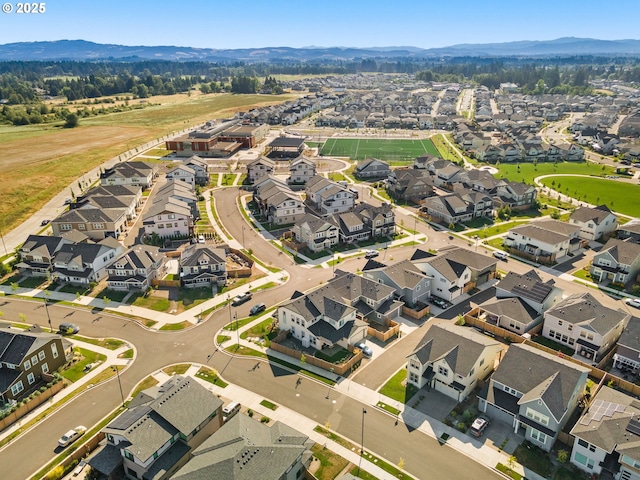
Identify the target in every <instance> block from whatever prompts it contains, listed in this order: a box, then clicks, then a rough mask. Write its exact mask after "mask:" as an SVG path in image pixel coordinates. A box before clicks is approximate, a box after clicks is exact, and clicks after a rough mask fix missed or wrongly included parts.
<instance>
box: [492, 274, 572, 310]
mask: <svg viewBox="0 0 640 480" xmlns="http://www.w3.org/2000/svg"><path fill="white" fill-rule="evenodd" d="M496 298H498V299H501V298H519V299H521V300H522V301H523V302H524V303H526V304H527V305H528V306H529V307H531V308H533V309H534V310H535V311H536V312H538V313H539V314H542V313H543V312H545V311H546V310H548V309H549V308H551V307H552V306H553V305H554V304H555V303H556V302H558V301H560V300H561V299H562V290H561V289H559V288H558V287H557V286H556V284H555V281H554V280H553V279H550V280H548V281H546V282H545V281H543V280H542V277H540V275H539V274H538V273H537V272H536V271H535V270H533V269H532V270H529V271H528V272H527V273H522V274H520V273H515V272H509V273H507V274H506V275H505V276H504V277H502V279H501V280H500V281H499V282H498V283H497V284H496Z"/></svg>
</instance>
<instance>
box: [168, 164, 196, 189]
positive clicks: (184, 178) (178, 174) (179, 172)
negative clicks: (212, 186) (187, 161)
mask: <svg viewBox="0 0 640 480" xmlns="http://www.w3.org/2000/svg"><path fill="white" fill-rule="evenodd" d="M165 176H166V178H167V180H175V181H179V182H184V183H185V184H187V185H189V186H190V187H191V188H195V186H196V171H195V170H194V169H193V168H191V167H190V166H187V165H178V166H177V167H174V168H172V169H171V170H169V171H168V172H167V173H166V174H165Z"/></svg>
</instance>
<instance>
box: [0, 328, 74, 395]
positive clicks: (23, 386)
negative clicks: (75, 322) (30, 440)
mask: <svg viewBox="0 0 640 480" xmlns="http://www.w3.org/2000/svg"><path fill="white" fill-rule="evenodd" d="M72 357H73V349H72V345H71V343H70V342H69V341H68V340H66V339H65V338H63V337H61V336H60V335H54V334H52V333H44V332H35V331H22V330H16V329H13V328H0V404H3V405H4V404H8V403H9V404H10V403H12V402H19V401H20V400H22V399H23V398H25V397H26V396H28V395H29V394H30V393H32V392H33V391H34V390H36V389H38V388H40V387H42V385H43V383H44V384H46V383H47V382H49V381H50V380H51V377H50V376H49V377H47V374H52V373H53V372H55V371H56V370H58V369H59V368H60V367H61V366H62V365H64V364H65V363H67V361H69V359H70V358H72Z"/></svg>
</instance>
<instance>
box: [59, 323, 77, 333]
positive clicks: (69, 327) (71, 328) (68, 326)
mask: <svg viewBox="0 0 640 480" xmlns="http://www.w3.org/2000/svg"><path fill="white" fill-rule="evenodd" d="M79 331H80V327H78V326H77V325H75V324H73V323H68V322H64V323H61V324H60V328H59V329H58V333H61V334H63V335H75V334H76V333H78V332H79Z"/></svg>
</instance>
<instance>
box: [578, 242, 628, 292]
mask: <svg viewBox="0 0 640 480" xmlns="http://www.w3.org/2000/svg"><path fill="white" fill-rule="evenodd" d="M590 273H591V278H593V279H594V280H595V281H597V282H600V283H602V282H616V283H621V284H623V285H626V284H629V283H634V282H636V281H637V279H638V275H639V274H640V244H637V243H633V242H631V241H630V240H618V239H617V238H610V239H609V240H608V241H607V243H606V244H605V245H604V247H602V249H601V250H600V251H599V252H597V253H596V254H595V255H594V257H593V261H592V262H591V269H590Z"/></svg>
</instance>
